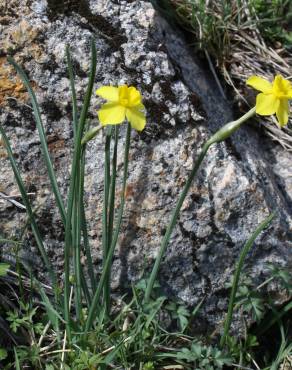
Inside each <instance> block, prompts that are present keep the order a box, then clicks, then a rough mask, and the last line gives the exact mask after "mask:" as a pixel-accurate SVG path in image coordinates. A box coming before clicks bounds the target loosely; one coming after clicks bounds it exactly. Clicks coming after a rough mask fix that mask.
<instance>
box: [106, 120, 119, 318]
mask: <svg viewBox="0 0 292 370" xmlns="http://www.w3.org/2000/svg"><path fill="white" fill-rule="evenodd" d="M118 140H119V126H118V125H116V126H115V144H114V150H113V158H112V175H111V181H110V192H109V199H108V229H107V250H109V249H110V245H111V242H112V233H113V223H114V216H115V193H116V176H117V152H118ZM111 265H112V262H110V267H109V269H108V274H107V277H106V281H105V284H104V290H105V303H106V313H107V314H109V312H110V276H111Z"/></svg>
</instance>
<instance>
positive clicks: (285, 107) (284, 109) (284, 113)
mask: <svg viewBox="0 0 292 370" xmlns="http://www.w3.org/2000/svg"><path fill="white" fill-rule="evenodd" d="M289 113H290V107H289V103H288V99H281V100H280V104H279V107H278V109H277V112H276V115H277V119H278V122H279V124H280V126H281V127H282V126H285V125H287V123H288V118H289Z"/></svg>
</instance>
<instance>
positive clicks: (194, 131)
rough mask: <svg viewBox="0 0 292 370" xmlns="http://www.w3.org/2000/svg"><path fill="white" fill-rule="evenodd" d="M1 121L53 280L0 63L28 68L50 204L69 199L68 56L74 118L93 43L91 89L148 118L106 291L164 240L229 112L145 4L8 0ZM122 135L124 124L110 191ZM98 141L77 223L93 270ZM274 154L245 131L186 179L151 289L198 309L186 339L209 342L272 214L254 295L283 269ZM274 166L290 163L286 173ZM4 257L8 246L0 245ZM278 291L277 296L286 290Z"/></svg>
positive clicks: (42, 206) (33, 177)
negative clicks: (116, 95)
mask: <svg viewBox="0 0 292 370" xmlns="http://www.w3.org/2000/svg"><path fill="white" fill-rule="evenodd" d="M0 14H2V16H1V24H2V26H1V33H0V40H1V45H2V51H1V58H0V104H1V108H0V116H1V124H2V125H3V126H4V127H5V129H6V131H7V134H8V136H9V138H10V140H11V143H12V146H13V150H14V153H15V157H16V159H17V162H18V165H19V168H20V169H21V172H22V175H23V179H24V181H25V184H26V187H27V190H28V191H29V192H31V193H33V194H32V195H31V199H32V201H33V205H34V208H35V210H36V213H37V217H38V221H39V227H40V230H41V233H42V236H43V238H44V240H45V242H46V248H47V251H48V254H49V256H50V258H51V260H52V261H53V264H54V266H55V267H56V269H57V270H58V271H59V272H60V273H62V271H63V237H64V230H63V228H62V225H61V222H60V218H59V215H58V213H57V211H56V207H55V203H54V198H53V196H52V191H51V189H50V186H49V181H48V177H47V173H46V169H45V165H44V161H43V159H42V157H41V151H40V145H39V138H38V135H37V131H36V127H35V123H34V119H33V113H32V110H31V108H30V102H29V100H28V96H27V93H26V92H25V90H24V88H23V86H22V83H21V81H20V80H19V78H18V77H17V76H16V74H15V71H14V70H13V69H12V67H11V66H10V65H8V64H7V62H6V55H7V54H12V55H13V56H14V58H15V59H16V61H17V62H18V63H19V64H20V65H22V67H23V68H24V69H25V70H26V71H27V73H28V75H29V78H30V81H31V82H32V84H33V86H34V88H35V91H36V94H37V98H38V101H39V103H40V105H41V112H42V118H43V121H44V125H45V129H46V133H47V137H48V144H49V149H50V153H51V156H52V160H53V163H54V167H55V169H56V172H57V180H58V183H59V185H60V189H61V193H62V195H63V196H64V198H65V197H66V193H67V188H68V180H69V171H70V166H69V164H70V161H71V154H72V153H71V147H72V135H73V133H72V108H71V100H70V89H69V80H68V76H67V71H66V63H65V57H64V51H65V45H66V44H69V45H70V46H71V48H72V57H73V63H74V69H75V72H76V90H77V95H78V103H79V107H80V106H81V104H82V98H83V96H84V91H85V88H86V83H87V74H88V71H89V51H90V39H91V37H94V40H95V43H96V47H97V52H98V64H97V73H96V80H95V86H96V88H97V87H99V86H102V85H109V84H111V85H118V84H122V83H127V84H128V85H135V86H137V88H138V89H139V90H140V91H141V92H142V94H143V97H144V103H145V106H146V109H147V127H146V129H145V130H144V132H143V133H142V134H137V133H135V132H133V133H132V144H131V154H130V156H131V161H130V167H129V179H128V186H127V203H126V211H125V215H124V220H123V229H122V233H121V236H120V239H119V245H118V248H117V250H116V253H115V258H114V266H113V274H112V275H113V284H112V287H113V289H120V288H123V287H126V286H127V284H128V283H129V282H130V281H136V280H138V279H140V278H141V277H142V276H143V274H145V273H146V274H147V273H148V272H149V271H150V269H151V267H152V265H153V263H154V259H155V256H156V254H157V251H158V248H159V244H160V241H161V239H162V235H163V234H164V232H165V228H166V226H167V224H168V221H169V218H170V212H171V210H172V209H173V207H174V206H175V204H176V200H177V199H178V196H179V194H180V192H181V189H182V186H183V185H184V183H185V181H186V178H187V176H188V174H189V171H190V170H191V168H192V166H193V164H194V161H195V160H196V158H197V156H198V153H199V151H200V148H201V146H202V143H203V142H204V141H205V140H206V139H207V138H208V137H209V135H210V134H211V133H212V132H214V131H215V130H216V129H217V128H219V127H220V126H222V125H223V124H224V123H226V122H227V121H228V120H230V119H231V118H232V113H231V108H230V106H229V105H228V103H227V102H226V101H224V100H223V99H222V98H221V96H220V94H219V93H218V91H217V88H216V85H214V82H213V81H212V78H210V73H209V72H208V71H206V70H205V69H204V68H202V66H200V64H199V62H198V61H197V60H196V59H195V57H194V56H193V55H192V53H191V51H190V50H189V48H188V46H187V45H186V42H185V41H184V39H183V38H182V36H181V35H180V33H179V31H178V30H176V29H174V28H173V27H171V26H170V25H169V24H168V23H167V22H166V21H165V20H164V19H163V18H162V17H161V16H160V15H159V14H158V13H157V12H156V11H155V10H154V8H153V6H152V5H151V4H150V3H149V2H146V1H141V0H137V1H120V2H119V3H118V2H115V1H113V0H112V1H108V0H100V1H93V0H92V1H87V0H82V1H79V2H77V1H73V0H71V1H70V0H68V1H64V0H61V1H60V0H58V1H56V0H48V1H45V0H35V1H31V0H23V1H21V2H19V1H16V0H11V1H10V3H9V8H5V6H4V5H0ZM100 103H101V101H100V100H99V99H98V98H96V97H95V96H93V97H92V102H91V109H90V114H89V119H90V121H91V124H92V125H97V124H98V121H97V115H96V109H97V107H98V106H99V104H100ZM124 133H125V126H122V127H121V139H120V147H119V159H118V160H119V166H118V167H119V171H120V172H119V180H120V176H121V175H120V173H121V169H122V165H121V163H122V153H123V148H122V145H123V140H124ZM103 144H104V138H103V137H102V134H100V135H98V136H97V138H96V139H95V140H94V141H92V142H91V143H90V145H89V147H88V153H87V173H86V215H87V217H88V223H89V235H90V242H91V246H92V253H93V258H94V264H95V266H96V269H97V270H100V266H101V264H100V262H101V247H100V245H101V207H102V203H101V202H102V189H103V182H102V178H103ZM282 154H283V150H282V149H281V148H280V147H278V146H277V147H276V146H272V145H271V143H270V142H267V139H264V138H263V137H262V135H261V133H260V132H258V131H257V130H256V129H255V128H254V127H251V126H250V125H249V124H245V125H244V127H243V128H241V129H240V131H239V132H237V133H236V134H234V135H233V137H232V138H231V139H228V140H227V141H226V142H225V143H221V144H219V145H217V146H214V147H212V148H211V150H210V152H209V154H208V156H207V158H206V159H205V161H204V164H203V166H202V168H201V171H200V173H199V174H198V177H197V178H196V180H195V181H194V183H193V185H192V188H191V191H190V194H189V195H188V197H187V199H186V201H185V203H184V205H183V209H182V212H181V216H180V219H179V222H178V224H177V226H176V228H175V231H174V232H173V235H172V238H171V241H170V243H169V247H168V250H167V253H166V255H165V256H164V259H163V264H162V266H161V269H160V274H159V281H160V284H161V285H162V287H163V289H164V290H165V292H166V293H167V294H168V295H169V296H175V297H177V298H180V299H181V300H183V301H184V302H186V303H187V304H189V305H193V306H194V305H196V304H197V303H198V302H199V301H200V300H201V299H202V298H205V302H204V306H203V308H202V310H201V317H200V320H198V323H197V326H196V328H195V330H196V331H200V330H203V331H208V332H210V331H212V330H213V329H214V328H215V327H216V326H217V325H218V323H219V322H221V321H222V318H223V315H224V313H225V312H226V307H227V290H226V288H225V284H226V282H228V281H229V280H230V278H231V276H232V273H233V271H234V265H235V261H236V260H237V258H238V256H239V252H240V250H241V248H242V246H243V244H244V242H245V241H246V240H247V238H248V237H249V236H250V235H251V233H252V232H253V231H254V229H255V228H256V226H257V225H258V224H259V223H260V222H261V221H262V220H263V219H264V218H265V217H266V216H267V215H268V214H269V213H270V212H271V211H272V210H274V209H278V213H277V217H276V219H275V221H274V222H273V224H272V226H270V227H269V229H268V230H267V231H265V232H263V233H262V234H261V235H260V237H259V238H258V239H257V241H256V243H255V245H254V247H253V249H252V251H251V252H250V254H249V256H248V258H247V264H246V271H247V272H248V274H249V276H250V277H251V279H252V280H253V282H254V284H255V285H256V284H259V283H260V282H262V281H263V279H264V277H265V276H267V263H268V262H271V263H275V264H279V265H280V266H286V267H291V264H292V249H291V247H292V242H291V236H292V230H291V225H292V219H291V217H292V206H291V205H292V201H291V197H292V189H291V173H290V172H291V171H290V172H289V171H288V170H287V166H289V163H291V153H287V152H286V153H285V162H283V161H282V158H283V156H284V154H283V156H282ZM0 156H1V174H0V191H1V192H2V193H5V194H9V195H11V194H18V190H17V186H16V184H15V181H14V178H13V174H12V171H11V169H10V167H9V163H8V161H7V160H6V153H5V150H4V148H3V147H0ZM285 163H287V164H286V165H285ZM0 202H1V203H0V204H1V208H0V217H1V224H0V230H1V236H3V237H5V238H16V239H18V238H20V235H21V233H22V230H23V228H24V227H25V223H26V215H25V213H24V212H23V211H22V210H21V209H19V208H17V207H15V206H14V205H13V204H11V203H8V202H6V201H4V200H3V199H0ZM23 244H24V247H25V253H24V255H23V257H24V258H26V259H27V260H28V261H30V262H31V264H32V265H33V266H37V268H36V269H37V270H41V266H42V264H41V261H40V257H39V254H38V252H37V248H36V245H35V242H34V239H33V237H32V235H31V231H30V230H28V232H27V233H26V237H25V239H24V240H23ZM1 250H2V251H3V253H4V254H5V255H6V256H7V255H11V257H12V256H13V254H14V251H13V250H12V249H11V246H9V245H6V244H5V245H3V247H2V248H1ZM274 289H275V292H274V294H275V297H276V299H278V300H279V301H283V300H285V293H284V292H283V291H277V287H274Z"/></svg>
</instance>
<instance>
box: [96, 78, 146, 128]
mask: <svg viewBox="0 0 292 370" xmlns="http://www.w3.org/2000/svg"><path fill="white" fill-rule="evenodd" d="M96 94H97V95H99V96H101V97H102V98H103V99H106V100H108V103H105V104H103V105H102V106H101V108H100V110H99V111H98V112H97V113H98V118H99V121H100V123H101V124H102V125H103V126H104V125H118V124H119V123H122V122H123V121H124V120H125V118H127V120H128V121H129V122H130V124H131V126H132V127H133V128H134V129H135V130H137V131H142V130H143V129H144V127H145V124H146V117H145V113H143V112H142V111H143V110H144V109H145V107H144V105H143V104H142V98H141V94H140V92H139V91H138V90H137V89H136V88H135V87H133V86H130V87H128V86H127V85H122V86H119V87H113V86H103V87H100V88H99V89H98V90H96Z"/></svg>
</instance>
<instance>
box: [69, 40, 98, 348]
mask: <svg viewBox="0 0 292 370" xmlns="http://www.w3.org/2000/svg"><path fill="white" fill-rule="evenodd" d="M95 71H96V47H95V43H94V41H93V40H92V42H91V71H90V76H89V81H88V86H87V91H86V95H85V98H84V103H83V107H82V111H81V115H80V118H79V122H78V127H77V133H76V140H75V148H74V153H73V161H72V168H71V177H70V185H69V193H68V206H67V217H66V228H65V251H64V260H65V261H64V269H65V282H64V316H65V321H66V332H67V338H68V341H69V342H71V339H72V338H71V326H70V305H69V296H70V281H69V275H70V252H71V246H72V213H73V206H74V198H75V195H74V194H75V188H76V174H77V167H78V163H79V161H80V156H81V139H82V136H83V131H84V126H85V122H86V118H87V113H88V108H89V103H90V99H91V95H92V89H93V84H94V78H95Z"/></svg>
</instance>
